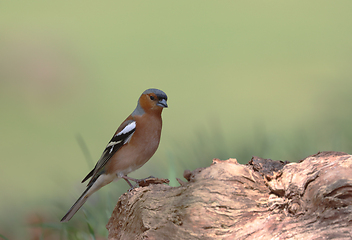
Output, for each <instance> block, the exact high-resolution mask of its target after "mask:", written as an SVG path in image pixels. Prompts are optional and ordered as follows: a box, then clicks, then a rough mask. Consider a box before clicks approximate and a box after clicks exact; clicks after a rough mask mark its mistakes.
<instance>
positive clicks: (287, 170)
mask: <svg viewBox="0 0 352 240" xmlns="http://www.w3.org/2000/svg"><path fill="white" fill-rule="evenodd" d="M184 177H185V178H186V179H187V182H182V181H181V180H179V179H178V181H179V183H180V184H181V186H179V187H170V186H168V185H165V184H151V185H148V184H146V185H148V186H145V187H139V188H136V189H135V190H133V191H132V192H128V193H125V194H124V195H122V196H121V197H120V199H119V201H118V203H117V205H116V207H115V209H114V211H113V213H112V216H111V218H110V220H109V223H108V224H107V229H108V231H109V239H177V240H179V239H352V156H351V155H348V154H346V153H341V152H319V153H317V154H315V155H312V156H309V157H307V158H306V159H304V160H301V161H300V162H299V163H289V162H282V161H272V160H270V159H262V158H258V157H253V158H252V159H251V161H250V162H249V163H248V164H247V165H241V164H238V163H237V161H236V159H229V160H226V161H220V160H218V159H214V160H213V164H212V165H211V166H209V167H207V168H202V169H196V170H194V171H192V172H191V171H185V173H184ZM153 181H156V183H162V182H164V181H163V180H160V179H155V180H152V179H151V180H150V183H153Z"/></svg>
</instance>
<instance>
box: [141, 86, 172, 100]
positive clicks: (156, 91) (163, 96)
mask: <svg viewBox="0 0 352 240" xmlns="http://www.w3.org/2000/svg"><path fill="white" fill-rule="evenodd" d="M149 93H154V94H155V95H156V96H157V97H158V98H159V99H165V100H167V95H166V93H164V92H163V91H161V90H159V89H156V88H149V89H147V90H145V91H144V92H143V93H142V94H149Z"/></svg>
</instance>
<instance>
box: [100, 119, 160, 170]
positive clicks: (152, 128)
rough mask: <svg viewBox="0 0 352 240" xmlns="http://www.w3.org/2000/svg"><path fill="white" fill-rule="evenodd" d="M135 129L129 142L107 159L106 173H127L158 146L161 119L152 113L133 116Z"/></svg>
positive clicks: (140, 163) (141, 163) (142, 161)
mask: <svg viewBox="0 0 352 240" xmlns="http://www.w3.org/2000/svg"><path fill="white" fill-rule="evenodd" d="M134 118H135V119H134V120H135V121H136V131H135V132H134V133H133V136H132V138H131V140H130V142H129V143H126V144H125V145H124V146H122V147H121V148H120V149H119V150H118V151H117V152H116V154H115V155H114V156H113V157H112V158H111V159H110V160H109V162H108V163H107V166H106V171H107V174H117V175H118V176H120V177H121V176H123V175H127V174H128V173H130V172H132V171H135V170H137V169H138V168H140V167H141V166H143V165H144V164H145V163H146V162H147V161H148V160H149V159H150V158H151V157H152V156H153V155H154V153H155V151H156V150H157V148H158V146H159V142H160V136H161V128H162V120H161V117H160V116H158V115H154V114H145V115H142V116H135V117H134Z"/></svg>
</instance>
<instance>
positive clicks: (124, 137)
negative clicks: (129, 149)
mask: <svg viewBox="0 0 352 240" xmlns="http://www.w3.org/2000/svg"><path fill="white" fill-rule="evenodd" d="M134 131H136V121H134V120H127V121H125V122H124V123H123V124H122V125H121V126H120V127H119V128H118V129H117V131H116V133H115V135H114V136H113V137H112V138H111V140H110V142H109V143H108V145H106V148H105V150H104V152H103V154H102V155H101V157H100V159H99V161H98V162H97V164H96V165H95V167H94V169H93V170H92V171H90V172H89V173H88V175H87V176H86V177H85V178H84V179H83V180H82V183H83V182H85V181H86V180H87V179H89V178H90V177H92V179H91V180H90V181H89V183H88V185H89V184H90V183H91V182H92V181H93V179H94V178H95V177H97V176H96V175H100V172H101V170H103V168H104V166H105V165H106V163H107V162H108V161H109V160H110V158H111V157H112V156H113V155H114V154H115V153H116V152H117V151H118V150H119V149H120V148H121V147H122V146H123V145H124V144H126V143H128V142H129V141H130V139H131V137H132V135H133V133H134Z"/></svg>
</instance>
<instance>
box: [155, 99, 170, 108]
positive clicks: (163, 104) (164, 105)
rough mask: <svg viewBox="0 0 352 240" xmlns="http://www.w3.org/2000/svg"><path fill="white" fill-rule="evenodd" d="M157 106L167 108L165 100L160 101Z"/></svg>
mask: <svg viewBox="0 0 352 240" xmlns="http://www.w3.org/2000/svg"><path fill="white" fill-rule="evenodd" d="M156 105H157V106H160V107H163V108H167V107H168V106H167V103H166V100H165V99H161V100H160V101H159V102H158V103H157V104H156Z"/></svg>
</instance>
